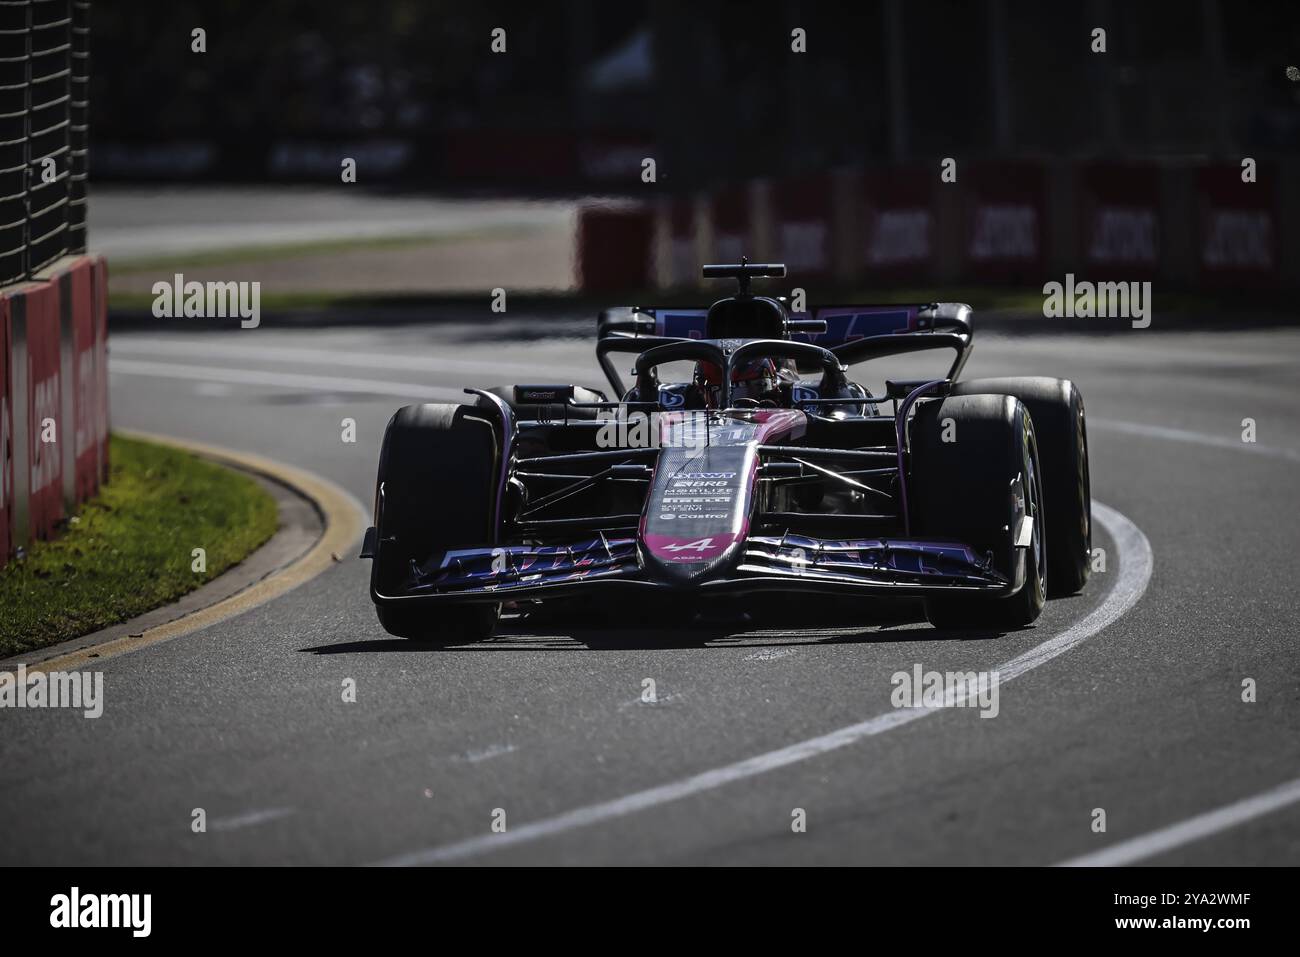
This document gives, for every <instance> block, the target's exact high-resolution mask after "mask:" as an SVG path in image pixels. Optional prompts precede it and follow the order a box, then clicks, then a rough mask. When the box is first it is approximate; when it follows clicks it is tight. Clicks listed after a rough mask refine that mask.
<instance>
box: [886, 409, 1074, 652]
mask: <svg viewBox="0 0 1300 957" xmlns="http://www.w3.org/2000/svg"><path fill="white" fill-rule="evenodd" d="M910 428H911V450H912V452H911V463H912V465H911V480H910V486H909V492H910V495H909V498H910V501H909V507H910V510H911V514H912V528H913V529H914V530H915V531H916V532H917V533H918V534H920V535H922V536H925V537H930V538H942V539H947V540H948V541H956V542H963V543H965V544H967V545H970V546H971V547H972V548H973V549H974V550H975V551H976V553H978V554H986V553H987V554H990V555H992V557H993V567H994V568H995V569H997V571H999V572H1000V573H1002V574H1003V575H1005V576H1006V577H1007V578H1008V579H1009V580H1010V581H1011V582H1013V583H1016V582H1019V583H1020V585H1019V588H1018V590H1017V591H1016V592H1015V593H1014V594H1012V595H1011V596H1009V597H1006V598H1003V597H990V596H988V595H982V594H963V593H960V592H955V591H954V592H951V593H944V594H936V595H933V596H931V597H927V598H926V600H925V615H926V618H927V619H928V620H929V621H930V623H931V624H932V625H934V626H935V627H936V628H944V629H956V630H962V629H971V628H979V629H993V630H998V631H1012V630H1015V629H1017V628H1024V627H1025V626H1027V625H1029V624H1032V623H1033V622H1034V621H1035V620H1036V619H1037V618H1038V616H1039V615H1040V614H1041V613H1042V611H1043V606H1044V604H1045V603H1046V600H1047V581H1048V570H1047V554H1048V552H1047V548H1048V546H1047V543H1048V541H1049V540H1050V534H1049V528H1050V526H1049V525H1048V523H1047V521H1046V515H1047V513H1046V508H1045V504H1044V499H1043V482H1042V469H1041V467H1040V461H1039V454H1038V443H1037V439H1036V437H1035V434H1034V423H1033V420H1032V419H1031V418H1030V416H1029V412H1028V410H1027V409H1026V408H1025V407H1024V405H1023V404H1021V403H1020V401H1019V400H1017V399H1015V398H1014V397H1012V396H1009V395H968V396H958V397H951V396H950V397H948V398H946V399H943V400H942V401H932V402H927V403H925V404H924V405H923V406H922V407H921V408H920V409H919V410H918V412H917V414H916V416H915V417H914V418H913V420H912V422H911V424H910ZM1022 519H1025V520H1028V522H1029V524H1028V525H1022V524H1021V523H1022ZM1022 530H1025V531H1027V532H1028V541H1027V542H1025V544H1017V538H1018V537H1019V536H1020V534H1021V532H1022Z"/></svg>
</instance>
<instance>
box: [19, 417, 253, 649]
mask: <svg viewBox="0 0 1300 957" xmlns="http://www.w3.org/2000/svg"><path fill="white" fill-rule="evenodd" d="M110 441H111V448H110V461H111V463H112V470H111V477H110V481H109V483H108V484H107V485H106V486H104V487H103V488H102V489H101V491H100V494H99V495H97V496H96V497H95V498H94V499H92V500H91V501H89V502H87V503H86V504H85V505H83V506H82V507H81V509H80V510H79V511H78V512H77V513H76V515H75V516H73V517H72V518H70V519H69V521H68V522H67V527H66V528H65V529H64V530H63V533H62V534H61V535H60V536H59V537H58V538H57V539H55V540H53V541H49V542H35V543H33V545H32V547H31V548H30V550H29V551H28V554H27V557H26V558H25V559H24V560H22V561H12V560H11V561H10V562H9V564H8V566H6V567H5V568H3V569H0V657H3V656H8V655H13V654H18V653H19V652H23V651H30V650H32V649H34V648H40V647H43V646H45V645H51V644H54V643H55V642H59V641H63V640H65V639H68V638H75V637H77V636H79V635H84V634H87V633H89V632H92V631H95V630H97V629H99V628H103V627H105V626H107V625H112V624H116V623H117V622H120V621H125V620H127V619H128V618H132V617H134V616H135V615H138V614H141V613H142V612H146V611H149V610H150V609H152V608H157V607H158V606H159V605H164V604H166V603H168V602H170V601H174V600H176V599H177V598H179V597H180V596H181V595H184V594H185V593H186V592H188V591H192V590H193V589H195V588H197V587H198V586H199V585H202V584H203V583H204V582H206V581H209V580H211V579H213V578H215V577H216V576H217V575H219V574H221V572H223V571H225V570H226V569H227V568H229V567H230V566H231V565H234V564H236V563H237V562H239V561H242V560H243V559H244V558H245V557H247V556H248V555H249V553H251V552H252V551H253V550H254V549H256V548H257V547H258V546H260V545H262V544H263V543H264V542H266V541H267V539H269V538H270V537H271V536H272V535H273V534H274V533H275V530H276V526H277V523H278V518H277V511H276V506H275V499H273V498H272V497H271V496H270V495H269V494H268V493H267V492H266V490H265V489H263V488H262V487H261V486H260V485H259V484H258V483H257V482H255V481H253V480H252V479H251V478H249V477H247V476H246V475H242V474H240V473H238V472H235V471H232V470H230V469H228V468H224V467H223V466H220V465H215V464H213V463H211V462H207V461H204V460H202V459H199V458H196V457H195V456H193V455H190V454H189V453H187V452H181V451H177V450H175V449H171V448H167V447H165V446H161V445H154V444H153V443H150V442H137V441H135V440H133V439H125V438H122V437H120V436H113V437H112V439H111V440H110ZM195 548H203V549H205V550H206V552H207V555H206V559H207V570H206V571H205V572H203V573H196V572H194V571H192V570H191V565H192V563H193V561H194V559H193V558H192V557H191V553H192V551H193V549H195Z"/></svg>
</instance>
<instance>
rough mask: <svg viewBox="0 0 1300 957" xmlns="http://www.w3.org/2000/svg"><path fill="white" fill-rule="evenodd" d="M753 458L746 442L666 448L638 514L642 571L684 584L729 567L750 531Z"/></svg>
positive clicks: (754, 467)
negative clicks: (643, 510) (643, 568)
mask: <svg viewBox="0 0 1300 957" xmlns="http://www.w3.org/2000/svg"><path fill="white" fill-rule="evenodd" d="M757 461H758V459H757V454H756V452H755V450H754V448H753V447H752V446H746V445H740V446H717V445H715V446H711V447H706V448H700V449H694V450H686V449H665V450H664V451H663V452H662V453H661V456H660V460H659V464H658V466H657V467H656V468H655V476H654V481H653V483H652V485H651V488H650V494H649V495H648V496H647V498H646V511H645V514H644V516H643V519H642V526H641V527H642V533H641V557H642V562H643V564H644V566H645V568H646V570H647V571H649V572H650V573H651V574H652V575H655V576H657V577H659V578H660V579H662V580H663V581H665V582H669V583H675V584H685V583H688V582H694V581H699V580H702V579H705V578H708V577H710V576H712V575H715V574H721V573H723V572H725V571H726V570H728V569H730V568H731V567H732V566H733V565H734V564H735V559H736V557H737V556H738V555H739V554H740V552H741V550H742V548H743V544H744V539H745V535H746V533H747V531H748V521H749V512H750V505H751V502H752V488H753V480H754V474H755V470H756V466H757Z"/></svg>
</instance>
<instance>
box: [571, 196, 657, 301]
mask: <svg viewBox="0 0 1300 957" xmlns="http://www.w3.org/2000/svg"><path fill="white" fill-rule="evenodd" d="M653 239H654V215H653V214H652V212H651V211H650V210H648V209H645V208H643V207H640V206H633V207H621V208H620V207H609V206H587V207H584V208H583V209H582V210H581V212H579V214H578V249H577V272H578V277H577V278H578V285H579V286H580V287H581V288H582V289H583V290H584V291H586V292H629V291H632V290H639V289H646V288H649V286H650V272H651V264H652V262H653V250H652V246H653Z"/></svg>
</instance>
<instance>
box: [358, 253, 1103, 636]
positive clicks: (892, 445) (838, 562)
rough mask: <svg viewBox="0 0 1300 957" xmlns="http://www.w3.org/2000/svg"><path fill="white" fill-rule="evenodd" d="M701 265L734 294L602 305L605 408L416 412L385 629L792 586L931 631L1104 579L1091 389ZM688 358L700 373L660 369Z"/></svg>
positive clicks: (899, 323) (737, 270)
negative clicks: (1096, 548)
mask: <svg viewBox="0 0 1300 957" xmlns="http://www.w3.org/2000/svg"><path fill="white" fill-rule="evenodd" d="M704 275H705V276H706V277H731V278H735V279H737V280H738V281H739V290H738V292H737V293H736V294H735V295H733V296H729V297H727V298H724V299H720V300H719V301H717V302H715V303H714V304H713V305H712V306H710V307H709V308H708V309H654V308H639V307H619V308H614V309H607V310H605V311H604V312H603V313H602V314H601V316H600V318H599V320H598V324H597V331H598V338H597V342H596V357H597V360H598V361H599V363H600V365H601V367H602V369H603V370H604V372H605V374H606V376H607V378H608V379H609V384H610V387H611V390H612V391H611V392H610V393H608V395H607V394H606V393H604V392H601V391H597V390H593V389H586V388H581V387H579V386H575V385H567V384H565V385H539V384H533V385H516V386H513V387H498V388H495V389H482V390H480V389H468V390H466V392H467V395H469V396H470V398H469V399H468V400H467V401H466V403H465V404H461V405H456V404H425V405H411V406H406V407H405V408H402V409H400V410H398V412H397V414H396V415H394V416H393V418H392V420H391V421H390V422H389V424H388V429H387V432H386V434H385V436H384V442H383V449H382V452H381V454H380V459H379V475H378V479H377V483H376V491H375V513H374V514H375V519H374V521H375V524H374V527H373V528H371V529H369V530H368V532H367V533H366V538H365V545H364V547H363V550H362V556H363V557H368V558H371V559H373V565H372V569H371V580H370V594H371V598H372V599H373V601H374V603H375V605H376V607H377V610H378V613H379V620H380V623H381V624H382V625H383V627H384V628H385V629H386V630H387V631H388V632H390V633H391V634H394V635H399V636H403V637H407V638H414V639H422V640H430V641H439V642H452V641H464V640H468V639H474V638H481V637H486V636H488V635H490V634H491V633H492V632H493V630H494V628H495V627H496V624H497V621H498V618H499V615H500V612H501V607H502V604H503V603H513V607H515V608H523V607H529V606H531V604H532V603H537V602H540V603H542V604H544V605H546V604H551V603H558V602H562V601H565V602H577V603H579V604H581V603H582V602H584V601H589V600H595V601H597V602H598V603H599V602H616V603H618V605H617V608H618V609H620V615H619V617H620V618H624V619H626V618H627V617H629V615H631V616H635V612H634V609H635V608H636V607H637V606H635V605H632V604H629V603H628V599H629V598H635V596H638V595H640V596H643V597H644V598H646V599H647V601H646V602H645V603H644V604H643V606H642V607H647V608H648V607H655V608H674V609H681V610H682V613H683V614H685V613H686V612H687V610H689V609H695V608H699V607H702V606H706V605H708V604H714V603H719V602H722V601H723V600H738V601H739V602H740V603H742V604H743V603H744V602H746V601H750V600H758V599H759V598H760V597H762V596H763V595H764V593H782V592H784V593H794V594H795V595H808V596H813V595H818V596H825V595H834V596H840V597H841V598H845V599H849V600H861V601H864V602H870V601H872V600H874V599H878V598H882V597H889V596H897V597H911V598H921V599H923V600H924V605H925V614H926V617H927V618H928V619H929V621H930V622H931V623H932V624H934V625H935V626H936V627H940V628H947V629H969V628H980V629H993V630H998V631H1006V630H1010V629H1015V628H1020V627H1023V626H1025V625H1028V624H1029V623H1031V622H1033V621H1034V620H1035V619H1036V618H1037V617H1038V615H1039V613H1040V612H1041V611H1042V609H1043V605H1044V601H1045V600H1046V598H1047V597H1048V596H1049V595H1052V596H1056V595H1069V594H1073V593H1075V592H1077V591H1078V590H1079V589H1081V588H1082V587H1083V585H1084V583H1085V582H1086V581H1087V579H1088V572H1089V567H1090V551H1091V522H1090V515H1089V511H1090V492H1089V481H1088V438H1087V429H1086V426H1085V422H1084V410H1083V399H1082V397H1081V396H1080V394H1079V390H1078V389H1077V388H1075V386H1074V385H1073V383H1071V382H1069V381H1067V380H1063V379H1048V378H1002V379H977V380H971V381H958V375H959V374H960V372H961V370H962V367H963V365H964V364H965V362H966V359H967V357H968V356H969V354H970V351H971V346H972V322H971V309H970V307H969V306H967V305H964V304H962V303H944V302H940V303H930V304H926V305H914V306H898V305H892V306H828V307H821V308H817V309H814V310H810V311H809V312H792V311H791V310H790V307H789V304H788V303H787V302H786V301H785V300H784V299H782V298H776V297H767V296H760V295H753V294H751V293H750V288H749V287H750V281H751V279H752V278H754V277H760V276H769V277H770V276H784V275H785V267H784V266H781V265H764V264H750V263H744V262H742V263H741V264H739V265H725V266H705V267H704ZM933 349H942V350H951V351H952V352H953V353H955V358H954V359H953V361H952V364H951V366H949V367H948V370H947V373H946V374H945V375H943V376H942V377H941V378H934V379H927V380H886V382H885V386H884V389H883V390H881V394H877V395H872V394H870V393H868V391H867V390H866V389H865V388H864V387H863V386H861V385H859V384H858V383H856V382H854V381H852V380H851V379H849V377H848V367H849V366H851V365H853V364H855V363H860V362H864V361H867V360H871V359H881V358H884V357H887V356H896V355H900V354H903V353H910V352H918V351H922V350H933ZM624 354H630V355H633V356H635V361H634V365H633V367H632V377H633V380H632V382H631V384H630V386H629V385H625V384H624V382H623V380H622V379H621V377H620V374H619V371H618V368H617V365H616V363H615V357H616V356H622V355H624ZM670 365H675V366H676V367H677V368H679V369H680V368H683V366H684V368H685V369H686V370H687V372H686V373H684V374H682V375H681V376H680V377H679V378H680V381H673V377H672V376H669V375H661V372H662V371H663V370H664V369H665V368H666V367H668V366H670ZM885 405H888V406H889V407H890V409H889V411H888V412H882V411H881V408H882V406H885ZM787 597H789V596H787ZM665 599H666V601H665Z"/></svg>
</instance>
